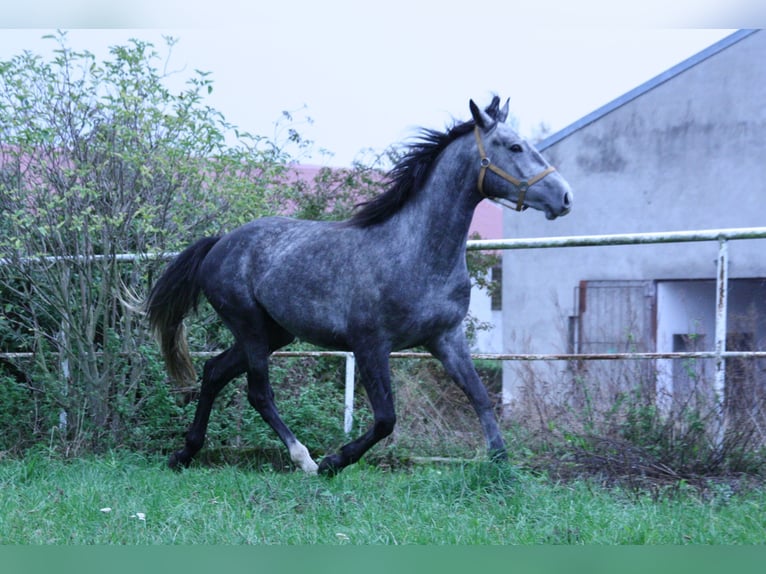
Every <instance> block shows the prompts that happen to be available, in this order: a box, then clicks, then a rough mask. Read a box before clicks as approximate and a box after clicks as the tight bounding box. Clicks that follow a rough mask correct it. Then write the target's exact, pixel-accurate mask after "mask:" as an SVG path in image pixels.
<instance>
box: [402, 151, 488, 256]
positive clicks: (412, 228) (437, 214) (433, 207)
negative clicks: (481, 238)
mask: <svg viewBox="0 0 766 574" xmlns="http://www.w3.org/2000/svg"><path fill="white" fill-rule="evenodd" d="M438 161H439V162H440V164H439V165H436V166H434V171H433V173H432V174H431V176H430V177H429V178H428V180H427V182H426V183H425V185H424V187H423V189H420V190H418V192H417V193H416V195H415V197H414V198H413V199H412V201H411V203H410V204H408V205H407V206H405V208H404V209H403V210H402V213H401V214H399V215H400V217H397V218H396V219H397V221H396V222H395V224H396V225H397V226H398V232H399V234H400V235H401V236H402V237H406V242H407V243H410V244H412V243H414V244H416V245H418V246H420V249H417V251H425V252H427V253H428V255H429V256H430V257H432V258H435V259H444V260H449V261H453V260H456V259H457V260H460V261H462V259H463V258H464V257H465V255H464V252H465V246H466V240H467V238H468V229H469V227H470V225H471V219H472V218H473V212H474V210H475V209H476V205H477V204H478V201H479V200H478V198H477V196H476V194H475V193H474V192H473V189H472V185H473V182H475V174H473V172H472V171H471V169H470V167H469V166H466V162H465V161H460V160H458V159H457V158H455V157H450V156H449V155H445V157H443V158H440V160H438ZM472 175H473V177H472ZM413 247H414V246H413ZM435 262H436V263H437V264H439V262H438V261H435Z"/></svg>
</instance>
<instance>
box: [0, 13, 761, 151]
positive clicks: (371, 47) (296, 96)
mask: <svg viewBox="0 0 766 574" xmlns="http://www.w3.org/2000/svg"><path fill="white" fill-rule="evenodd" d="M251 4H252V5H251ZM526 4H528V3H522V2H517V1H511V0H484V1H483V2H467V1H462V2H457V1H455V2H452V1H448V0H442V1H440V2H430V1H429V2H418V1H416V0H409V1H404V0H386V1H380V2H374V3H373V2H362V1H332V0H324V1H321V2H319V1H313V2H312V1H308V0H304V1H299V0H281V1H279V2H253V3H245V2H233V1H231V0H217V1H215V2H211V1H207V2H205V1H203V0H183V1H181V0H170V1H166V2H159V0H155V1H154V2H152V1H150V0H133V1H132V2H122V3H115V2H101V3H99V2H95V0H59V1H58V2H54V1H53V0H27V1H26V2H24V3H23V4H20V3H14V6H13V7H10V8H8V7H6V8H4V12H5V13H4V14H3V15H0V26H2V27H3V28H4V29H1V30H0V59H8V58H10V57H12V56H13V55H15V54H18V53H20V52H21V51H23V50H26V49H28V50H32V51H34V52H38V53H45V52H46V50H49V49H50V48H51V47H52V46H53V43H52V42H50V41H41V40H40V38H41V36H42V35H44V34H46V33H49V32H50V31H51V30H52V29H55V28H63V29H68V30H69V43H70V45H71V46H72V47H74V48H78V49H80V48H86V49H88V50H90V51H92V52H94V53H96V54H97V55H98V56H100V57H102V56H104V55H106V53H107V52H106V50H107V47H108V46H110V45H114V44H123V43H125V42H126V41H127V39H128V38H131V37H136V38H139V39H142V40H148V41H151V42H153V43H154V44H155V45H156V46H157V47H163V46H164V42H163V40H162V36H163V35H171V36H173V37H175V38H177V39H178V43H177V45H176V46H175V47H174V49H173V53H172V57H171V60H170V63H169V69H171V70H179V71H181V72H180V73H179V74H177V75H176V78H177V79H179V80H180V79H181V78H183V77H188V75H189V74H190V73H191V72H192V70H194V69H200V70H205V71H210V72H212V77H213V80H214V82H215V90H214V92H213V94H212V95H211V97H210V99H209V100H208V102H209V103H210V104H211V105H213V106H214V107H216V108H217V109H219V110H220V111H221V112H223V114H224V115H225V117H226V119H227V120H229V121H230V122H231V123H233V124H235V125H237V126H238V127H240V128H241V129H243V130H247V131H250V132H253V133H257V134H262V135H266V136H269V137H271V136H273V135H274V129H275V128H274V124H275V122H276V121H277V120H278V119H279V117H280V114H281V112H282V110H289V111H293V112H296V114H295V115H296V117H297V118H299V119H300V118H304V117H311V118H312V120H313V123H312V124H311V125H299V126H298V127H299V129H300V131H301V132H302V133H303V134H304V135H305V136H307V137H309V138H311V139H312V140H314V141H315V142H316V149H317V150H318V149H319V148H325V149H327V150H329V151H331V152H332V153H333V154H334V155H333V156H332V157H329V158H328V157H325V156H322V155H321V154H320V153H318V152H317V153H314V154H313V156H312V157H310V158H305V159H304V161H306V162H307V163H324V164H330V165H348V164H349V163H350V162H351V161H352V160H353V159H354V158H355V157H357V155H358V154H359V153H360V151H361V150H363V149H366V148H372V149H374V150H382V149H384V148H385V147H387V146H388V145H390V144H393V143H397V142H400V141H402V140H405V139H407V138H408V137H410V136H412V135H413V134H414V133H415V130H416V128H417V127H419V126H424V127H430V128H438V129H441V128H443V127H444V126H445V125H446V124H448V123H450V122H451V121H452V120H453V119H466V118H467V117H468V115H469V112H468V100H469V98H474V99H475V100H476V101H477V102H478V103H480V104H482V103H487V102H488V101H489V99H490V97H491V95H492V94H493V93H497V94H499V95H501V96H502V97H510V98H511V111H512V113H513V114H514V115H515V116H516V117H517V118H518V120H519V122H520V130H521V131H522V133H524V134H526V135H529V134H530V133H531V132H532V131H533V130H534V129H535V128H536V127H537V126H538V124H540V123H541V122H544V123H546V124H547V125H548V126H549V127H550V128H551V129H552V130H553V131H556V130H558V129H561V128H563V127H565V126H567V125H568V124H570V123H572V122H574V121H576V120H577V119H579V118H580V117H582V116H583V115H585V114H587V113H589V112H591V111H593V110H594V109H596V108H598V107H600V106H601V105H603V104H605V103H607V102H609V101H610V100H612V99H614V98H616V97H618V96H620V95H621V94H623V93H624V92H626V91H628V90H630V89H632V88H634V87H635V86H637V85H639V84H641V83H642V82H644V81H646V80H648V79H650V78H652V77H653V76H655V75H657V74H659V73H661V72H663V71H664V70H666V69H667V68H669V67H671V66H673V65H675V64H677V63H678V62H680V61H682V60H683V59H685V58H687V57H689V56H691V55H693V54H695V53H696V52H698V51H700V50H702V49H704V48H706V47H707V46H708V45H710V44H712V43H714V42H716V41H717V40H719V39H721V38H723V37H725V36H726V35H728V34H730V33H731V32H733V31H734V29H735V28H739V27H757V26H760V25H762V24H763V22H759V19H761V18H760V17H761V16H763V12H764V9H763V8H759V7H757V6H755V4H756V2H755V1H754V0H730V1H729V2H726V3H722V2H720V1H719V2H715V1H713V0H680V1H678V0H677V1H675V2H667V1H665V2H662V1H660V0H644V1H643V2H628V3H625V4H623V3H620V2H614V1H608V0H580V1H579V2H567V1H566V0H536V2H534V8H531V9H530V8H529V7H528V6H526ZM721 4H726V5H727V7H726V11H725V12H724V11H722V10H721V9H719V8H718V6H719V5H721ZM615 6H621V7H624V8H623V9H622V10H616V8H615ZM759 12H761V14H759Z"/></svg>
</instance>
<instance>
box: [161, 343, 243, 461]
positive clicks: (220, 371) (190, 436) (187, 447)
mask: <svg viewBox="0 0 766 574" xmlns="http://www.w3.org/2000/svg"><path fill="white" fill-rule="evenodd" d="M246 369H247V359H246V355H245V353H244V352H243V351H242V349H241V348H240V347H239V346H238V345H234V346H233V347H231V348H229V349H227V350H226V351H224V352H223V353H221V354H220V355H216V356H215V357H213V358H212V359H210V360H208V361H207V362H206V363H205V367H204V369H203V372H202V388H201V389H200V395H199V400H198V401H197V410H196V412H195V413H194V421H193V422H192V424H191V426H190V427H189V430H188V431H187V433H186V443H185V444H184V448H183V449H181V450H179V451H177V452H174V453H173V454H172V455H170V460H169V461H168V465H169V466H170V468H179V467H181V466H189V463H190V462H191V459H192V457H194V455H195V454H197V452H199V450H200V449H201V448H202V445H203V444H204V442H205V433H206V432H207V424H208V421H209V420H210V410H211V409H212V408H213V402H214V401H215V398H216V396H218V393H220V392H221V389H223V388H224V387H225V386H226V385H227V384H228V383H229V381H231V380H232V379H233V378H234V377H236V376H238V375H241V374H242V373H244V372H245V371H246Z"/></svg>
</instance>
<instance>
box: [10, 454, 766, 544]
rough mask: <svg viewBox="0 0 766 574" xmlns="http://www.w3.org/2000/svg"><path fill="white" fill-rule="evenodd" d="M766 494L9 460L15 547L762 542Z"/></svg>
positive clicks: (469, 469)
mask: <svg viewBox="0 0 766 574" xmlns="http://www.w3.org/2000/svg"><path fill="white" fill-rule="evenodd" d="M764 540H766V493H764V492H763V491H762V490H754V491H751V492H749V493H747V494H733V493H732V491H731V489H730V488H728V487H726V486H722V487H720V488H718V489H712V490H711V491H709V492H708V494H706V495H705V496H701V495H699V494H698V493H697V492H696V491H694V490H692V489H683V488H682V489H680V490H679V489H675V490H674V491H673V493H672V494H671V493H667V494H665V495H660V496H657V495H654V496H650V495H649V494H637V493H635V492H628V491H625V490H620V489H602V488H598V487H596V486H594V485H592V484H590V483H589V482H587V481H576V482H572V483H567V484H563V483H554V482H552V481H550V480H549V479H547V478H545V477H542V476H534V475H531V474H528V473H525V472H519V471H516V470H514V469H512V468H511V467H508V466H495V465H492V464H489V463H483V462H475V463H463V464H458V465H454V464H452V465H441V466H418V467H414V468H411V469H408V470H398V471H389V470H385V469H381V468H377V467H374V466H371V465H367V464H364V463H361V464H359V465H357V466H355V467H351V468H349V469H347V470H346V471H344V472H343V473H341V474H340V475H339V476H337V477H335V478H333V479H326V478H322V477H311V476H304V475H303V474H300V473H297V472H275V471H271V470H258V469H256V468H253V467H244V466H243V467H237V466H217V467H202V466H197V467H192V468H191V469H189V470H186V471H184V472H181V473H178V474H176V473H173V472H171V471H169V470H167V469H165V468H164V464H163V461H162V460H160V459H154V460H147V459H146V458H145V457H142V456H139V455H134V454H127V455H125V454H111V455H105V456H102V457H98V458H88V459H76V460H70V461H62V460H59V459H56V458H50V457H48V456H47V455H45V454H40V453H37V454H32V455H29V456H27V457H25V458H24V459H21V460H14V459H5V460H2V461H0V543H3V544H30V543H31V544H128V545H132V544H202V543H204V544H313V543H322V544H338V545H340V544H385V545H392V544H549V543H555V544H751V543H763V541H764Z"/></svg>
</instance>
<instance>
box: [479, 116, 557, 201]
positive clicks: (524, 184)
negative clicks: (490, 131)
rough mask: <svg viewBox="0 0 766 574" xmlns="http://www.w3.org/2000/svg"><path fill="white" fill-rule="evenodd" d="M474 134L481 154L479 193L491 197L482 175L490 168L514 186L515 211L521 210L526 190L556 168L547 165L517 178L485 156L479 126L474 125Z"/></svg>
mask: <svg viewBox="0 0 766 574" xmlns="http://www.w3.org/2000/svg"><path fill="white" fill-rule="evenodd" d="M473 133H474V135H475V136H476V145H477V146H478V147H479V155H480V156H481V164H480V166H481V167H480V169H479V181H478V182H477V187H478V188H479V193H480V194H481V195H482V196H483V197H485V198H487V199H493V198H491V197H489V196H488V195H487V194H486V193H484V176H485V175H486V173H487V170H490V171H491V172H493V173H495V174H497V175H499V176H500V177H502V178H503V179H504V180H505V181H507V182H508V183H510V184H511V185H513V186H514V187H515V188H516V191H518V192H519V197H518V198H517V199H516V211H521V210H522V209H523V208H524V198H525V197H526V195H527V190H528V189H529V188H530V187H532V185H534V184H535V183H537V182H538V181H540V180H541V179H543V178H544V177H545V176H546V175H548V174H549V173H553V172H554V171H556V168H555V167H553V166H548V167H547V168H546V169H544V170H543V171H541V172H540V173H538V174H537V175H535V176H534V177H532V178H531V179H528V180H524V179H517V178H515V177H513V176H512V175H511V174H510V173H508V172H506V171H504V170H503V169H501V168H499V167H498V166H496V165H495V164H493V163H492V161H491V160H490V159H489V157H487V153H486V152H485V151H484V142H482V141H481V133H480V132H479V126H476V127H475V128H474V131H473Z"/></svg>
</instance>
